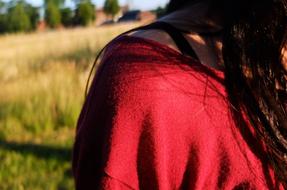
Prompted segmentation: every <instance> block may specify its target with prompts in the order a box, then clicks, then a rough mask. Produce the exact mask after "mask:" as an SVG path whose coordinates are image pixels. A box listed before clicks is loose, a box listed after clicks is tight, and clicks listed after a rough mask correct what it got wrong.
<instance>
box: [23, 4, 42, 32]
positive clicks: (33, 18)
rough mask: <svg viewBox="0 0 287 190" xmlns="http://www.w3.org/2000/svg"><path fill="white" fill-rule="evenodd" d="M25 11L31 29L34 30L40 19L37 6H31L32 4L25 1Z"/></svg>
mask: <svg viewBox="0 0 287 190" xmlns="http://www.w3.org/2000/svg"><path fill="white" fill-rule="evenodd" d="M25 11H26V13H27V14H28V16H29V20H30V22H31V29H32V30H35V29H36V28H37V24H38V22H39V19H40V14H39V8H38V7H33V6H32V5H30V4H27V3H26V4H25Z"/></svg>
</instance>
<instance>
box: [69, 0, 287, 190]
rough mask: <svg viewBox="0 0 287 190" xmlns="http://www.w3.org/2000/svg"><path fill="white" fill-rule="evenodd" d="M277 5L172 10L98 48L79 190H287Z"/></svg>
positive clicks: (198, 4)
mask: <svg viewBox="0 0 287 190" xmlns="http://www.w3.org/2000/svg"><path fill="white" fill-rule="evenodd" d="M286 11H287V8H286V2H285V1H284V0H260V1H259V0H254V1H247V0H234V1H228V0H171V1H170V3H169V6H168V11H167V12H168V14H167V15H166V16H165V17H163V18H161V19H159V20H158V21H157V22H155V23H153V24H151V25H148V26H145V27H140V28H137V29H135V30H132V31H129V32H127V33H125V34H123V35H120V36H119V37H118V38H116V39H114V40H113V41H112V42H111V43H109V44H108V45H107V46H106V47H105V48H104V50H105V51H104V53H103V58H102V60H101V65H100V68H99V69H98V71H97V74H96V77H95V78H94V80H93V83H92V86H91V88H90V90H89V94H88V96H87V99H86V102H85V104H84V107H83V110H82V113H81V115H80V118H79V121H78V128H77V136H76V142H75V146H74V157H73V172H74V176H75V181H76V187H77V189H121V190H122V189H124V190H125V189H148V190H150V189H160V190H170V189H226V190H228V189H260V190H263V189H287V117H286V94H287V91H286V88H287V86H286V67H284V64H285V63H284V55H285V50H284V47H283V46H284V45H285V33H286V31H285V30H286V15H287V14H286Z"/></svg>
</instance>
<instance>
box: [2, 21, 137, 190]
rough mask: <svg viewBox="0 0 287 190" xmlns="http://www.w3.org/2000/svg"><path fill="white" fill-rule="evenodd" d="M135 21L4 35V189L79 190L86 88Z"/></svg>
mask: <svg viewBox="0 0 287 190" xmlns="http://www.w3.org/2000/svg"><path fill="white" fill-rule="evenodd" d="M134 26H135V24H132V25H120V26H113V27H103V28H79V29H70V30H62V31H55V32H46V33H35V34H26V35H25V34H16V35H8V36H2V37H0V42H1V43H0V86H1V90H0V190H24V189H28V190H30V189H31V190H38V189H39V190H42V189H43V190H46V189H47V190H65V189H69V190H70V189H74V187H73V178H72V173H71V150H72V145H73V141H74V134H75V126H76V121H77V118H78V115H79V112H80V110H81V106H82V103H83V101H84V87H85V84H86V80H87V75H88V72H89V70H90V68H91V64H92V63H93V59H94V58H95V56H96V54H97V53H98V52H99V50H100V48H101V47H103V45H104V44H105V43H107V42H108V41H109V40H111V39H112V38H113V37H114V36H115V35H117V34H119V33H120V32H122V31H125V30H128V29H129V28H131V27H134Z"/></svg>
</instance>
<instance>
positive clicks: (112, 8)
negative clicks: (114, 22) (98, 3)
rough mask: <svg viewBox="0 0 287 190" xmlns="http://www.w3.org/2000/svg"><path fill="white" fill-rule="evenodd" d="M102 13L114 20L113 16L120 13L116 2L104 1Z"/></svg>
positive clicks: (112, 0)
mask: <svg viewBox="0 0 287 190" xmlns="http://www.w3.org/2000/svg"><path fill="white" fill-rule="evenodd" d="M104 11H105V13H106V14H108V15H111V16H112V18H113V19H114V17H115V15H116V14H117V13H118V12H119V11H120V6H119V3H118V0H106V1H105V4H104Z"/></svg>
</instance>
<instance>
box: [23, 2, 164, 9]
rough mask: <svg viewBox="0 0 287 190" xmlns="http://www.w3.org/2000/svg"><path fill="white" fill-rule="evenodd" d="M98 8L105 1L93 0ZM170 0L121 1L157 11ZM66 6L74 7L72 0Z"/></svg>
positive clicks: (133, 7)
mask: <svg viewBox="0 0 287 190" xmlns="http://www.w3.org/2000/svg"><path fill="white" fill-rule="evenodd" d="M92 1H93V2H94V3H95V4H96V6H97V7H102V6H103V4H104V1H105V0H92ZM27 2H29V3H31V4H33V5H35V6H41V5H42V4H43V0H27ZM167 2H168V0H119V3H120V4H121V5H125V4H127V3H129V4H130V5H131V8H132V9H141V10H150V9H155V8H157V7H158V6H164V5H165V4H166V3H167ZM66 4H67V5H68V6H72V5H73V1H72V0H66Z"/></svg>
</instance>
